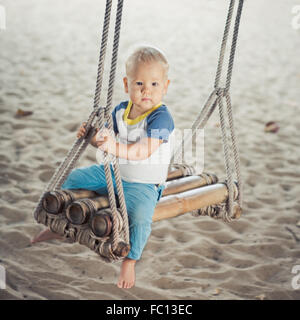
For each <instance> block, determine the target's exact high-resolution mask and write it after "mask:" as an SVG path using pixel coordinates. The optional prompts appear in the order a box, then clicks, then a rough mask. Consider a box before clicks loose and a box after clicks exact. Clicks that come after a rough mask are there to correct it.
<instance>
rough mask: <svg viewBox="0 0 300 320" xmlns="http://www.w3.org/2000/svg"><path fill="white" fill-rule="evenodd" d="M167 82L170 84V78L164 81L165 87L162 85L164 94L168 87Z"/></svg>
mask: <svg viewBox="0 0 300 320" xmlns="http://www.w3.org/2000/svg"><path fill="white" fill-rule="evenodd" d="M169 84H170V80H169V79H168V80H166V82H165V87H164V94H166V93H167V92H168V87H169Z"/></svg>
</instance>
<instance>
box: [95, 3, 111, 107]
mask: <svg viewBox="0 0 300 320" xmlns="http://www.w3.org/2000/svg"><path fill="white" fill-rule="evenodd" d="M111 7H112V0H107V1H106V9H105V15H104V22H103V31H102V40H101V47H100V55H99V63H98V72H97V80H96V89H95V96H94V108H97V107H99V101H100V94H101V90H102V82H103V74H104V61H105V54H106V48H107V42H108V32H109V24H110V16H111Z"/></svg>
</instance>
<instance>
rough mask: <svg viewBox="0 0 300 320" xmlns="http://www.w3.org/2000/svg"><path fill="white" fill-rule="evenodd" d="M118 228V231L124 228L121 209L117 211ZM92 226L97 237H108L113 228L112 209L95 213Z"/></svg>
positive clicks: (91, 221) (91, 222)
mask: <svg viewBox="0 0 300 320" xmlns="http://www.w3.org/2000/svg"><path fill="white" fill-rule="evenodd" d="M116 221H117V225H116V226H115V228H117V230H118V232H121V230H122V228H123V219H122V216H121V214H120V213H119V211H117V219H116ZM90 226H91V229H92V231H93V233H94V234H95V236H97V237H107V236H109V235H110V233H111V230H112V213H111V209H110V208H107V209H102V210H99V211H98V212H97V213H95V214H94V215H93V217H92V219H91V220H90Z"/></svg>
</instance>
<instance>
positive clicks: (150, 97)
mask: <svg viewBox="0 0 300 320" xmlns="http://www.w3.org/2000/svg"><path fill="white" fill-rule="evenodd" d="M168 68H169V65H168V62H167V59H166V57H165V56H164V54H163V53H162V52H161V51H160V50H158V49H156V48H154V47H150V46H143V47H140V48H138V49H136V50H135V51H134V52H133V53H132V54H131V55H130V56H129V58H128V59H127V61H126V76H125V77H124V78H123V83H124V89H125V93H127V94H128V95H129V101H125V102H121V103H120V104H119V105H118V106H117V107H115V109H114V110H113V112H112V118H113V129H114V134H111V133H110V132H109V130H107V129H103V130H101V131H99V132H98V133H97V134H96V135H95V136H94V137H93V138H92V140H91V144H92V145H93V146H94V147H96V148H99V149H100V150H102V151H105V152H107V153H109V154H113V155H115V156H116V157H117V158H118V159H119V164H120V173H121V178H122V184H123V190H124V196H125V203H126V208H127V213H128V221H129V233H130V247H131V249H130V252H129V254H128V256H127V257H126V258H125V259H124V260H123V262H122V266H121V271H120V276H119V279H118V282H117V285H118V287H119V288H131V287H132V286H134V284H135V263H136V261H137V260H139V259H140V258H141V255H142V252H143V249H144V247H145V245H146V243H147V240H148V238H149V236H150V233H151V224H152V216H153V213H154V209H155V206H156V204H157V202H158V201H159V199H160V197H161V194H162V191H163V189H164V182H165V181H166V178H167V174H168V166H169V161H170V156H171V154H170V145H169V144H170V136H171V134H172V132H173V130H174V121H173V119H172V116H171V114H170V113H169V111H168V109H167V107H166V106H165V105H164V104H163V103H162V99H163V97H164V95H165V94H166V93H167V90H168V86H169V83H170V80H169V79H168ZM84 134H85V124H83V125H82V126H81V127H80V128H79V130H78V133H77V137H82V136H83V135H84ZM162 159H163V160H162ZM113 179H114V176H113ZM114 186H115V181H114ZM62 188H63V189H87V190H93V191H96V192H97V193H99V194H107V186H106V179H105V173H104V168H103V165H102V164H95V165H92V166H90V167H84V168H78V169H75V170H73V171H72V172H71V173H70V175H69V176H68V178H67V179H66V181H65V183H64V184H63V186H62ZM115 192H116V193H117V190H116V186H115ZM53 238H57V236H56V235H54V234H52V235H51V231H50V230H46V231H44V232H42V233H41V234H40V235H38V236H37V237H36V238H34V239H33V240H32V243H35V242H39V241H44V240H49V239H53Z"/></svg>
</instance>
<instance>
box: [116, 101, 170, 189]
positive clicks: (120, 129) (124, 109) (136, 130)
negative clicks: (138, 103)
mask: <svg viewBox="0 0 300 320" xmlns="http://www.w3.org/2000/svg"><path fill="white" fill-rule="evenodd" d="M131 107H132V101H125V102H121V103H120V104H119V105H118V106H117V107H115V109H114V110H113V112H112V118H113V125H114V131H115V134H116V135H117V138H118V141H119V142H120V143H123V144H131V143H136V142H138V141H139V140H141V139H143V138H146V137H149V138H155V139H160V140H163V143H162V144H161V145H160V146H159V148H158V149H157V150H156V151H154V152H153V153H152V154H151V155H150V157H149V158H147V159H145V160H138V161H137V160H127V159H121V158H119V164H120V172H121V176H122V179H124V180H126V181H128V182H139V183H153V184H161V183H164V182H165V181H166V178H167V175H168V167H169V163H170V159H171V155H172V147H171V146H172V145H173V141H172V138H173V133H174V121H173V118H172V116H171V114H170V112H169V111H168V108H167V107H166V106H165V105H164V104H162V103H160V104H158V105H156V106H154V107H152V108H151V109H150V110H149V111H147V112H146V113H144V114H142V115H140V116H139V117H137V118H135V119H128V115H129V113H130V109H131Z"/></svg>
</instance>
